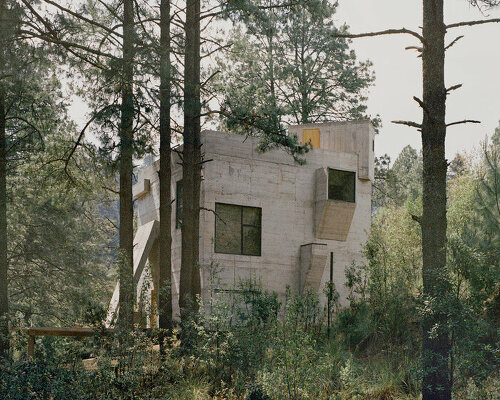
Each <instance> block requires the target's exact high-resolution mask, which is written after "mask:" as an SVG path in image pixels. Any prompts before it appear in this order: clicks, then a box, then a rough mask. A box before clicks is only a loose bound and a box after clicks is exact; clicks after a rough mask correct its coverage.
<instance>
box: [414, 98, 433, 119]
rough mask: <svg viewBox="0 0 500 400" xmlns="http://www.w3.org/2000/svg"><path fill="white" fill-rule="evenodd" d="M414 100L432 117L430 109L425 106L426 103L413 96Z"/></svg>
mask: <svg viewBox="0 0 500 400" xmlns="http://www.w3.org/2000/svg"><path fill="white" fill-rule="evenodd" d="M413 100H415V101H416V102H417V103H418V105H419V106H420V107H422V109H423V110H424V111H425V113H426V114H427V115H428V116H430V115H431V113H430V112H429V109H428V108H427V106H426V105H425V104H424V102H423V101H422V100H420V99H419V98H418V97H417V96H413Z"/></svg>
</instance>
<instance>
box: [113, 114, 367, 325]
mask: <svg viewBox="0 0 500 400" xmlns="http://www.w3.org/2000/svg"><path fill="white" fill-rule="evenodd" d="M289 133H290V134H295V135H297V137H298V139H299V141H301V142H303V143H306V142H309V141H310V142H311V144H312V146H313V149H312V150H311V151H310V152H309V153H308V154H307V155H306V156H305V159H306V164H305V165H298V164H297V163H295V162H294V160H293V158H292V157H291V156H290V155H289V154H287V153H286V152H285V151H283V150H273V151H270V152H266V153H259V152H258V151H257V150H256V147H257V144H258V138H252V137H244V136H239V135H234V134H227V133H222V132H215V131H204V132H203V133H202V142H203V151H204V153H205V159H206V160H212V161H210V162H207V163H205V164H204V169H203V172H202V174H203V181H202V185H201V206H202V207H203V210H202V211H201V215H200V266H201V280H202V296H203V297H204V298H208V297H209V296H210V289H209V285H208V275H209V273H208V269H207V268H206V266H208V265H211V264H212V265H213V263H216V264H217V265H218V266H219V268H220V274H219V278H220V286H223V287H224V288H226V289H228V288H235V287H236V286H237V283H238V282H239V281H241V280H248V279H252V280H257V281H260V282H261V284H262V286H263V288H264V289H267V290H271V291H275V292H277V293H278V295H283V294H284V293H285V291H286V287H287V286H289V287H290V288H291V289H292V290H293V291H299V292H301V291H304V290H306V289H307V288H310V289H312V290H315V291H317V292H318V293H319V294H320V299H321V300H322V302H323V303H324V302H325V301H326V299H325V298H324V295H323V294H322V292H323V288H324V286H325V283H326V282H328V281H329V280H330V279H332V280H333V282H334V283H335V286H336V288H337V290H338V291H339V293H340V301H341V304H345V303H346V297H347V295H348V293H347V289H346V288H345V286H344V282H345V268H346V267H347V266H349V265H351V264H352V262H356V261H360V260H362V257H363V255H362V246H363V244H364V242H365V241H366V239H367V235H368V232H369V229H370V213H371V191H372V182H373V174H374V171H373V167H374V152H373V151H374V128H373V126H372V124H371V122H370V121H368V120H360V121H349V122H332V123H320V124H308V125H295V126H290V127H289ZM172 158H173V160H172V194H173V197H174V199H175V203H174V204H173V213H172V282H173V284H172V286H173V287H172V294H173V302H174V304H173V311H174V316H175V315H178V313H179V308H178V290H179V273H180V260H181V229H180V225H181V223H182V204H181V203H182V202H181V201H179V200H180V197H179V195H180V193H181V191H182V168H181V166H180V165H179V161H180V160H179V159H178V156H177V155H176V154H175V153H173V157H172ZM158 168H159V162H158V161H157V162H155V163H153V164H151V165H149V166H147V167H144V168H142V169H141V170H140V171H139V175H138V182H137V184H136V185H135V186H134V198H136V199H137V205H138V230H137V234H136V238H135V243H134V244H135V248H134V252H135V255H134V270H135V283H136V284H137V285H138V287H139V288H141V287H142V288H143V287H147V290H146V293H144V292H142V294H141V291H140V290H138V297H141V298H142V299H143V301H145V302H151V298H152V299H153V300H152V302H151V303H152V304H153V309H154V304H155V300H154V299H155V297H156V289H155V288H156V284H155V283H156V281H157V279H158V276H157V275H158V249H157V246H158V245H157V240H156V239H157V236H158V228H159V222H158V220H159V211H158V207H159V187H158V185H159V183H158V172H157V171H158ZM210 210H213V211H215V213H214V212H211V211H210ZM332 253H333V257H332V259H333V271H332V272H333V273H332V276H330V257H331V254H332ZM148 261H149V263H148ZM147 264H149V268H145V266H146V265H147ZM146 271H150V272H149V273H147V272H146ZM146 281H149V285H144V282H146ZM118 291H119V285H117V288H116V290H115V294H114V295H113V299H112V301H111V304H110V314H111V313H112V312H114V311H116V307H117V300H118ZM144 299H145V300H144ZM151 323H152V324H155V323H156V322H155V318H154V319H153V320H152V321H151Z"/></svg>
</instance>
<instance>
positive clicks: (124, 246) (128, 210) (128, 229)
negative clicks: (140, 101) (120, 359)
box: [119, 0, 135, 329]
mask: <svg viewBox="0 0 500 400" xmlns="http://www.w3.org/2000/svg"><path fill="white" fill-rule="evenodd" d="M134 35H135V33H134V3H133V0H124V1H123V71H122V78H121V84H122V87H121V92H122V105H121V124H120V255H119V265H120V267H119V268H120V271H119V278H120V300H119V306H120V311H119V321H120V325H121V327H123V328H124V329H131V328H132V327H133V319H134V287H133V273H134V267H133V262H134V257H133V244H134V229H133V218H134V209H133V200H132V173H133V165H132V156H133V153H134V151H133V147H134V144H133V140H134V137H133V121H134V97H133V78H134V64H133V62H134Z"/></svg>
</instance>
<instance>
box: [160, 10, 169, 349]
mask: <svg viewBox="0 0 500 400" xmlns="http://www.w3.org/2000/svg"><path fill="white" fill-rule="evenodd" d="M160 30H161V32H160V47H161V48H160V173H159V179H160V238H159V246H160V271H159V272H160V273H159V275H160V279H159V287H158V311H159V327H160V353H161V354H165V346H164V339H165V334H166V332H167V331H168V330H170V329H171V328H172V222H171V221H172V219H171V218H172V193H171V179H172V171H171V150H170V136H171V130H170V93H171V90H170V89H171V83H170V82H171V65H170V0H161V4H160Z"/></svg>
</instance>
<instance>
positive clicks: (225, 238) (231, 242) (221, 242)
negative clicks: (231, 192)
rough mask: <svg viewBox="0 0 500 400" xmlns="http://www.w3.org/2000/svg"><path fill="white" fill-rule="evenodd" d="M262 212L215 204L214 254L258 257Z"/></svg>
mask: <svg viewBox="0 0 500 400" xmlns="http://www.w3.org/2000/svg"><path fill="white" fill-rule="evenodd" d="M261 219H262V210H261V209H260V208H258V207H245V206H239V205H235V204H223V203H215V252H216V253H224V254H241V255H246V256H260V252H261Z"/></svg>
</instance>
